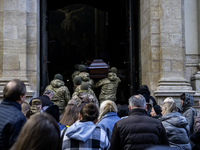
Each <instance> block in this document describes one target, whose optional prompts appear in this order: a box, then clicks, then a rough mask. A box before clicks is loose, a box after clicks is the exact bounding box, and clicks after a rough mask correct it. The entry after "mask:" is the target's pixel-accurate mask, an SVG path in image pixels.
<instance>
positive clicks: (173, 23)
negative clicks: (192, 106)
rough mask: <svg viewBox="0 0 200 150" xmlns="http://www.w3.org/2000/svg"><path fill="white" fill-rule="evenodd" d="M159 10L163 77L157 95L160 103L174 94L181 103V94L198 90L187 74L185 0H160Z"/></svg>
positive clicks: (161, 71)
mask: <svg viewBox="0 0 200 150" xmlns="http://www.w3.org/2000/svg"><path fill="white" fill-rule="evenodd" d="M160 9H161V16H160V80H159V83H158V88H157V90H156V91H155V92H154V94H155V96H156V98H157V100H158V103H161V102H162V101H163V99H164V98H165V97H167V96H171V97H173V98H174V99H175V100H176V102H177V104H180V99H179V96H180V94H181V93H183V92H187V93H189V94H192V95H193V94H194V93H195V91H193V90H192V87H191V85H190V83H189V82H188V81H186V79H185V75H184V73H185V69H186V66H185V40H184V39H185V33H184V27H185V26H184V1H183V0H176V1H174V0H160Z"/></svg>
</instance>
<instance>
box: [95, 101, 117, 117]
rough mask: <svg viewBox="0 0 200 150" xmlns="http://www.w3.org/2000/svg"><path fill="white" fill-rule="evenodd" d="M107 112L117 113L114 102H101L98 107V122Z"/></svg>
mask: <svg viewBox="0 0 200 150" xmlns="http://www.w3.org/2000/svg"><path fill="white" fill-rule="evenodd" d="M108 112H115V113H117V105H116V104H115V102H114V101H111V100H106V101H103V102H102V103H101V105H100V109H99V118H98V120H99V121H100V120H101V118H102V117H103V116H104V115H105V114H107V113H108Z"/></svg>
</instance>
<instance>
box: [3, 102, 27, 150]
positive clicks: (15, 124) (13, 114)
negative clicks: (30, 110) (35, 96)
mask: <svg viewBox="0 0 200 150" xmlns="http://www.w3.org/2000/svg"><path fill="white" fill-rule="evenodd" d="M25 122H26V117H25V116H24V114H23V113H22V112H21V105H20V104H19V103H17V102H15V101H9V100H5V99H4V100H3V101H2V102H1V104H0V150H8V149H9V148H10V147H11V146H12V145H13V144H14V142H15V141H16V138H17V136H18V135H19V133H20V130H21V128H22V127H23V125H24V124H25Z"/></svg>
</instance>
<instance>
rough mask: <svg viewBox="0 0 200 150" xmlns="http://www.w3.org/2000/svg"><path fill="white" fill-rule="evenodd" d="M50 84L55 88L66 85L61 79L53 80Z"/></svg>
mask: <svg viewBox="0 0 200 150" xmlns="http://www.w3.org/2000/svg"><path fill="white" fill-rule="evenodd" d="M50 84H51V86H52V87H53V88H59V87H61V86H64V85H65V83H64V82H63V81H62V80H59V79H55V80H52V81H51V83H50Z"/></svg>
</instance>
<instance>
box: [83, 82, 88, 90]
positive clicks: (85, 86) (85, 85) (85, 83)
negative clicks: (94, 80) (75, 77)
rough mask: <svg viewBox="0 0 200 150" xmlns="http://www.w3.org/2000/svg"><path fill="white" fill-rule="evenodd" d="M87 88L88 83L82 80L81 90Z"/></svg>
mask: <svg viewBox="0 0 200 150" xmlns="http://www.w3.org/2000/svg"><path fill="white" fill-rule="evenodd" d="M88 89H89V83H87V82H83V83H82V84H81V90H86V91H87V90H88Z"/></svg>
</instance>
